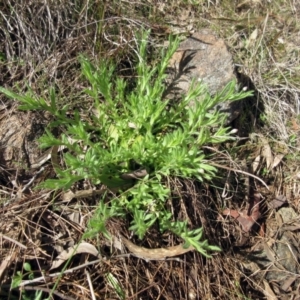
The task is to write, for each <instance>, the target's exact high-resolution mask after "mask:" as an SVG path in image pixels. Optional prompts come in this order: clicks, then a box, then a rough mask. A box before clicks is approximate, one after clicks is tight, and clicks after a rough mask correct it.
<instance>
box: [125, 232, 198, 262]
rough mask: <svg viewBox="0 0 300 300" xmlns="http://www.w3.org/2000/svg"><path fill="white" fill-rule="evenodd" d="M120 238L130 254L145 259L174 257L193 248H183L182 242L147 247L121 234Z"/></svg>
mask: <svg viewBox="0 0 300 300" xmlns="http://www.w3.org/2000/svg"><path fill="white" fill-rule="evenodd" d="M121 240H122V242H123V243H124V245H125V246H126V248H127V249H128V250H129V251H130V252H131V253H130V254H132V255H133V256H135V257H138V258H141V259H144V260H146V261H148V260H164V259H166V258H167V257H174V256H178V255H181V254H184V253H187V252H189V251H193V250H195V249H194V247H193V246H189V247H188V248H183V244H179V245H177V246H173V247H167V248H155V249H148V248H144V247H140V246H137V245H135V244H133V243H132V242H130V241H129V240H127V239H126V238H125V237H123V236H121Z"/></svg>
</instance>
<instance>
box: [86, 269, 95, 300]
mask: <svg viewBox="0 0 300 300" xmlns="http://www.w3.org/2000/svg"><path fill="white" fill-rule="evenodd" d="M85 274H86V277H87V281H88V283H89V287H90V291H91V294H92V300H96V297H95V292H94V287H93V283H92V281H91V276H90V273H89V272H88V271H87V270H85Z"/></svg>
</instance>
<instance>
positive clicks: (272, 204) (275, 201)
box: [269, 195, 287, 209]
mask: <svg viewBox="0 0 300 300" xmlns="http://www.w3.org/2000/svg"><path fill="white" fill-rule="evenodd" d="M286 202H287V199H286V197H285V196H284V195H279V196H277V197H276V198H275V199H273V200H272V201H271V202H270V203H269V205H270V207H271V208H273V209H276V208H279V207H281V206H282V205H283V204H285V203H286Z"/></svg>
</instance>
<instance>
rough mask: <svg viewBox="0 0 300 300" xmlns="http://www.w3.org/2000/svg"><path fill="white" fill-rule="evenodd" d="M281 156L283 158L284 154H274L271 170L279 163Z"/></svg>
mask: <svg viewBox="0 0 300 300" xmlns="http://www.w3.org/2000/svg"><path fill="white" fill-rule="evenodd" d="M283 158H284V154H277V155H275V157H274V161H273V164H272V167H271V170H272V169H274V168H276V167H277V166H278V165H279V164H280V162H281V161H282V159H283Z"/></svg>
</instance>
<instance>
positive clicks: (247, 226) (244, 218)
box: [223, 193, 261, 232]
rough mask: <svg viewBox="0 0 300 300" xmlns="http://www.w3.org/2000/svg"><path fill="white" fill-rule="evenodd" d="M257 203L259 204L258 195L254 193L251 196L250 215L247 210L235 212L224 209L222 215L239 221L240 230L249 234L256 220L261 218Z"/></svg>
mask: <svg viewBox="0 0 300 300" xmlns="http://www.w3.org/2000/svg"><path fill="white" fill-rule="evenodd" d="M259 203H260V195H259V194H258V193H254V196H253V203H252V204H253V205H252V207H251V210H250V213H249V211H247V210H243V211H241V212H238V211H237V210H232V209H225V210H224V211H223V215H225V216H231V217H233V218H235V219H236V220H238V221H239V223H240V225H241V226H242V229H243V230H244V231H245V232H249V231H250V230H251V228H252V226H253V225H254V224H256V223H257V221H258V219H259V218H260V216H261V213H260V211H259V208H260V206H259Z"/></svg>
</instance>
